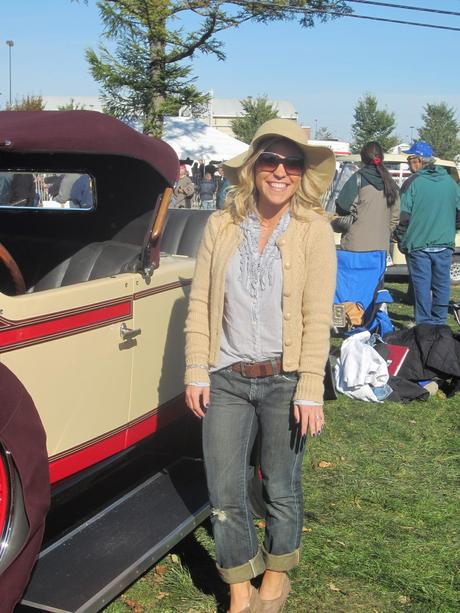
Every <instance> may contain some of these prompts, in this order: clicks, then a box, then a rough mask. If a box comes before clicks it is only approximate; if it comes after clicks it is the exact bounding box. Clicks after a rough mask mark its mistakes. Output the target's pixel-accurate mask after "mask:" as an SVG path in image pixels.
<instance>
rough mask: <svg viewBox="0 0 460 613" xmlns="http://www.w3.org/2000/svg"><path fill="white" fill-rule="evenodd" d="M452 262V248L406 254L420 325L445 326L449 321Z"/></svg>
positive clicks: (417, 319)
mask: <svg viewBox="0 0 460 613" xmlns="http://www.w3.org/2000/svg"><path fill="white" fill-rule="evenodd" d="M451 262H452V250H451V249H443V250H442V251H436V252H429V251H421V250H420V251H413V252H412V253H409V255H408V256H407V263H408V265H409V273H410V276H411V279H412V284H413V287H414V299H415V322H416V323H417V324H434V325H444V324H445V323H446V322H447V311H448V306H449V298H450V265H451Z"/></svg>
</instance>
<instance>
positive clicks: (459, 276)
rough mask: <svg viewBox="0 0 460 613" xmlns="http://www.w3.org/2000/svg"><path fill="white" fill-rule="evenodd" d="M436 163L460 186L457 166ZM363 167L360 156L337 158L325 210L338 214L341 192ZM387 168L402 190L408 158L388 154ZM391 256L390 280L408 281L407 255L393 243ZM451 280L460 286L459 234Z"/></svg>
mask: <svg viewBox="0 0 460 613" xmlns="http://www.w3.org/2000/svg"><path fill="white" fill-rule="evenodd" d="M435 163H436V164H439V165H440V166H442V167H443V168H445V169H446V171H447V172H448V173H449V175H450V176H451V177H452V179H453V180H454V181H456V182H457V183H459V182H460V176H459V172H458V168H457V166H456V165H455V163H454V162H452V161H450V160H443V159H440V158H436V162H435ZM360 164H361V158H360V156H359V155H338V156H337V173H336V176H335V178H334V181H333V184H332V186H331V188H330V190H329V192H328V193H327V194H326V196H325V198H324V207H325V209H326V210H327V211H328V212H329V213H331V214H332V213H335V201H336V198H337V196H338V194H339V192H340V189H341V188H342V187H343V185H344V184H345V181H346V180H347V179H348V177H349V176H351V175H352V174H353V172H355V171H356V170H357V169H358V168H359V166H360ZM385 166H386V167H387V168H388V170H389V171H390V174H391V175H392V177H393V179H394V180H395V182H396V183H397V185H398V187H401V185H402V184H403V182H404V181H405V180H406V179H407V178H408V177H410V175H411V172H410V169H409V165H408V164H407V155H403V154H390V153H386V154H385ZM335 241H336V244H337V245H339V244H340V235H339V234H336V235H335ZM388 253H389V258H388V265H387V269H386V277H387V278H390V277H392V278H397V277H402V278H403V279H405V280H407V276H408V270H407V265H406V258H405V256H404V254H403V253H401V252H400V251H399V249H398V245H397V244H396V243H391V244H390V245H389V251H388ZM450 280H451V284H452V285H458V284H460V232H457V236H456V241H455V252H454V254H453V257H452V265H451V269H450Z"/></svg>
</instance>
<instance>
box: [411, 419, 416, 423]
mask: <svg viewBox="0 0 460 613" xmlns="http://www.w3.org/2000/svg"><path fill="white" fill-rule="evenodd" d="M409 423H410V424H416V423H417V422H416V421H415V419H409Z"/></svg>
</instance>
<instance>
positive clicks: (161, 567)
mask: <svg viewBox="0 0 460 613" xmlns="http://www.w3.org/2000/svg"><path fill="white" fill-rule="evenodd" d="M167 571H168V569H167V568H166V566H165V565H164V564H157V565H156V566H155V569H154V572H155V573H156V574H157V575H164V574H165V573H166V572H167Z"/></svg>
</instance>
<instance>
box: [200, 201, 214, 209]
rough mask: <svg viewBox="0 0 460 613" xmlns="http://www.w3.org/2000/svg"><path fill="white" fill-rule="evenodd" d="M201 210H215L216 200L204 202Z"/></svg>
mask: <svg viewBox="0 0 460 613" xmlns="http://www.w3.org/2000/svg"><path fill="white" fill-rule="evenodd" d="M201 208H202V209H207V210H209V209H214V208H215V204H214V200H202V201H201Z"/></svg>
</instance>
